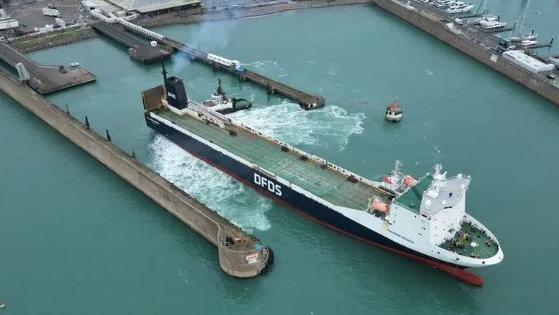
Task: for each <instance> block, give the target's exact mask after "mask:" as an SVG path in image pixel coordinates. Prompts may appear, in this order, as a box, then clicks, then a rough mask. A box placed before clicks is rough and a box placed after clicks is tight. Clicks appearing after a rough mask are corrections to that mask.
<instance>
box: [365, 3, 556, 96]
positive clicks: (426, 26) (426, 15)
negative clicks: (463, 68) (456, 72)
mask: <svg viewBox="0 0 559 315" xmlns="http://www.w3.org/2000/svg"><path fill="white" fill-rule="evenodd" d="M372 2H373V3H375V4H376V5H377V6H379V7H381V8H383V9H385V10H386V11H388V12H390V13H392V14H394V15H396V16H398V17H400V18H402V19H403V20H404V21H406V22H409V23H410V24H413V25H415V26H416V27H418V28H419V29H421V30H423V31H425V32H427V33H429V34H431V35H432V36H434V37H436V38H438V39H439V40H441V41H443V42H445V43H447V44H448V45H450V46H452V47H454V48H456V49H458V50H460V51H462V52H463V53H465V54H467V55H469V56H470V57H473V58H475V59H477V60H478V61H480V62H481V63H483V64H485V65H487V66H489V67H491V68H493V69H495V70H497V71H498V72H500V73H501V74H503V75H505V76H507V77H509V78H511V79H513V80H514V81H516V82H518V83H520V84H522V85H524V86H525V87H527V88H528V89H530V90H532V91H534V92H536V93H537V94H539V95H541V96H543V97H544V98H547V99H548V100H550V101H552V102H553V103H555V104H556V105H559V87H556V86H554V85H553V84H551V82H550V81H549V80H548V79H546V78H545V77H544V76H541V75H537V74H535V73H532V72H530V71H527V70H525V69H523V68H521V67H519V66H516V65H515V64H513V63H511V62H509V61H508V60H506V59H504V58H501V56H498V55H497V54H496V53H494V52H492V51H490V50H489V49H487V48H485V47H483V46H480V45H478V44H476V43H475V42H472V41H471V40H469V39H467V38H465V37H463V36H461V35H460V34H457V33H454V32H452V31H450V30H449V29H448V28H447V27H446V25H445V23H443V22H442V21H441V18H440V17H438V16H437V15H435V14H433V13H431V12H428V11H426V10H419V11H418V10H410V9H409V8H407V7H406V6H404V5H402V4H401V3H399V2H396V1H394V0H372Z"/></svg>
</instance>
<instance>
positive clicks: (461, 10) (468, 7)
mask: <svg viewBox="0 0 559 315" xmlns="http://www.w3.org/2000/svg"><path fill="white" fill-rule="evenodd" d="M473 8H474V5H473V4H469V5H464V6H460V7H456V8H448V9H446V13H450V14H457V13H466V12H470V11H471V10H472V9H473Z"/></svg>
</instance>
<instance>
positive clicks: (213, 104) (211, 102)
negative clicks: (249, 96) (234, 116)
mask: <svg viewBox="0 0 559 315" xmlns="http://www.w3.org/2000/svg"><path fill="white" fill-rule="evenodd" d="M217 82H218V83H217V89H216V91H215V92H214V93H213V94H212V95H211V96H210V98H209V99H208V100H207V101H205V102H204V106H205V107H206V108H207V109H209V110H211V111H214V112H218V113H220V114H230V113H234V112H236V111H239V110H243V109H248V108H250V107H251V106H252V104H251V103H250V102H249V101H247V100H245V99H242V98H230V97H228V96H227V95H226V94H225V92H224V91H223V88H222V87H221V78H219V79H218V81H217Z"/></svg>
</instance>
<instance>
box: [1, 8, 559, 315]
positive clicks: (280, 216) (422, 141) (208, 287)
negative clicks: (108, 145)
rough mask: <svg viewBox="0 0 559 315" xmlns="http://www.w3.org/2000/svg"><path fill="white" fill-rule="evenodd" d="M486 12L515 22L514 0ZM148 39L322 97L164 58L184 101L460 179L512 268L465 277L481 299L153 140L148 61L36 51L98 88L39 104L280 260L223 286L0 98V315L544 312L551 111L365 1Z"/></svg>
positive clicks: (170, 227)
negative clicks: (243, 106)
mask: <svg viewBox="0 0 559 315" xmlns="http://www.w3.org/2000/svg"><path fill="white" fill-rule="evenodd" d="M540 2H542V1H537V2H535V3H534V4H533V6H534V7H535V8H534V10H535V11H544V10H545V12H544V14H542V15H538V19H543V20H544V21H546V22H538V23H541V25H540V24H538V32H539V33H540V35H541V36H543V34H544V33H545V34H550V36H551V34H559V29H557V27H558V25H557V23H556V21H555V20H554V19H555V17H556V16H558V15H559V4H558V3H557V2H553V1H550V2H546V3H543V2H542V3H540ZM522 3H523V2H522V1H518V7H521V5H522ZM550 3H551V4H550ZM490 5H492V6H498V7H496V8H497V9H501V10H502V11H503V14H511V15H513V14H515V13H514V12H516V11H515V10H516V9H514V8H515V7H514V5H511V4H510V1H504V0H503V1H490ZM553 5H554V6H553ZM538 6H540V7H539V8H538ZM511 8H512V9H511ZM491 9H492V11H497V9H493V7H491ZM505 11H506V12H509V13H504V12H505ZM495 13H499V12H495ZM554 27H555V30H553V28H554ZM159 31H160V32H162V33H165V34H168V35H170V36H171V37H172V38H175V39H177V40H180V41H184V42H186V43H190V44H196V45H198V46H199V47H200V48H202V49H204V50H207V51H210V52H215V53H218V54H220V55H223V56H225V57H234V58H236V59H239V60H241V61H242V62H244V63H245V64H246V66H247V67H250V68H252V69H255V70H257V71H259V72H262V73H265V74H268V75H270V76H272V77H275V78H278V79H280V80H281V81H284V82H288V83H290V84H293V85H294V86H296V87H298V88H301V89H302V90H304V91H308V92H311V93H313V94H320V95H323V96H324V97H325V98H326V100H327V106H326V107H325V108H324V109H322V110H318V111H310V112H304V111H301V110H300V109H299V108H298V106H297V105H295V104H292V103H290V102H289V101H287V100H284V99H281V98H278V97H269V96H267V95H266V93H265V91H263V90H262V89H259V88H257V87H253V86H251V85H248V84H243V85H241V84H240V83H239V82H238V81H237V80H236V79H235V78H233V77H229V76H226V75H223V74H220V73H214V72H212V71H211V70H210V69H209V68H207V67H206V66H204V65H200V64H190V63H188V62H187V61H186V60H185V59H182V58H180V57H178V58H175V59H173V60H172V61H170V62H169V63H168V70H169V71H170V72H172V74H175V75H177V76H180V77H182V78H184V79H185V82H186V83H187V88H188V91H189V95H190V97H191V98H193V99H195V100H200V101H201V100H204V99H205V98H207V97H208V96H209V94H210V93H211V92H212V90H213V89H214V88H215V84H216V81H217V77H218V76H220V75H221V76H222V78H223V80H224V88H225V89H226V91H228V92H229V93H230V94H232V95H234V96H239V97H244V98H248V99H250V100H252V101H253V103H254V108H252V109H251V110H250V111H247V112H242V113H236V114H234V119H237V120H239V121H242V122H244V123H246V124H249V125H252V126H254V127H256V128H258V129H260V130H262V131H264V132H266V133H269V134H272V135H274V136H276V137H278V138H281V139H282V140H285V141H287V142H289V143H291V144H294V145H296V146H298V147H300V148H302V149H304V150H307V151H309V152H311V153H314V154H317V155H320V156H323V157H325V158H327V159H329V160H331V161H332V162H334V163H337V164H340V165H342V166H344V167H346V168H348V169H350V170H352V171H355V172H356V173H358V174H363V175H365V176H368V177H369V178H372V179H379V178H381V176H382V175H383V174H384V173H386V172H387V171H389V170H390V169H391V167H392V164H393V161H394V160H396V159H399V160H401V161H402V162H403V163H404V164H405V167H406V169H407V170H408V171H409V172H411V173H413V174H416V175H421V174H423V173H425V172H427V171H429V170H430V169H431V167H432V166H433V164H434V163H437V162H442V163H443V164H444V165H445V166H446V167H447V168H448V169H449V172H450V173H457V172H464V173H469V174H471V175H472V177H473V182H472V185H471V188H470V190H469V198H468V209H469V210H468V211H469V212H470V213H471V214H472V215H473V216H474V217H476V218H478V219H479V220H480V221H482V222H483V223H484V224H485V225H486V226H488V227H489V228H490V229H491V230H492V231H493V232H494V233H495V234H496V235H497V237H498V238H499V240H500V242H501V244H502V246H503V250H504V253H505V260H504V262H503V263H502V264H501V265H499V266H496V267H492V268H488V269H484V270H479V271H476V273H478V274H479V275H481V276H482V277H483V278H484V279H485V281H486V285H485V286H484V287H483V288H474V287H470V286H468V285H465V284H463V283H460V282H458V281H457V280H455V279H453V278H451V277H449V276H447V275H445V274H443V273H441V272H438V271H434V270H432V269H429V268H428V267H426V266H423V265H419V264H417V263H416V262H414V261H410V260H408V259H405V258H402V257H399V256H395V255H393V254H390V253H387V252H385V251H383V250H380V249H377V248H374V247H370V246H368V245H365V244H362V243H360V242H358V241H355V240H352V239H349V238H347V237H345V236H342V235H340V234H337V233H335V232H333V231H330V230H327V229H326V228H323V227H321V226H319V225H317V224H316V223H314V222H311V221H308V220H306V219H304V218H303V217H301V216H299V215H298V214H296V213H294V212H293V211H291V210H289V209H286V208H283V207H281V206H279V205H276V204H274V203H273V202H271V201H270V200H268V199H266V198H264V197H262V196H259V195H258V194H256V193H255V192H254V191H252V190H251V189H249V188H247V187H244V186H243V185H242V184H240V183H238V182H236V181H234V180H232V179H230V178H229V177H227V176H225V175H223V174H221V173H219V172H217V171H215V170H214V169H212V168H211V167H210V166H207V165H206V164H204V163H202V162H200V161H198V160H196V159H195V158H193V157H191V156H188V155H187V154H186V153H185V152H184V151H182V150H180V149H178V148H177V147H175V146H174V145H173V144H171V143H170V142H169V141H167V140H166V139H165V138H162V137H161V136H158V135H155V134H154V133H153V132H152V131H151V130H150V129H148V128H147V127H146V126H145V125H144V121H143V117H142V108H141V99H140V94H139V92H140V91H141V90H143V89H146V88H149V87H152V86H154V85H157V84H160V82H161V76H160V74H159V72H160V69H159V66H158V65H151V66H145V65H140V64H136V63H134V62H132V61H131V60H129V58H128V56H127V54H126V51H125V50H124V49H122V48H121V47H119V46H117V45H114V44H112V43H111V42H109V41H107V40H104V39H94V40H88V41H84V42H80V43H76V44H72V45H71V46H66V47H59V48H54V49H49V50H44V51H39V52H36V53H33V54H32V57H33V58H35V59H36V60H38V61H41V62H44V63H49V64H58V63H61V64H62V63H66V64H68V63H70V62H72V61H75V60H77V61H78V62H80V63H81V64H82V65H83V66H84V67H86V68H89V69H91V70H92V71H93V72H94V73H95V74H96V76H97V83H95V84H91V85H88V86H84V87H80V88H76V89H73V90H68V91H65V92H61V93H58V94H55V95H52V96H50V99H51V100H52V101H54V102H55V103H57V104H58V105H60V106H61V107H63V108H65V106H66V105H68V108H69V110H70V112H71V113H72V114H73V115H74V116H76V117H78V118H81V119H83V118H84V117H85V115H87V116H88V119H89V121H90V122H91V124H92V127H93V128H94V129H96V130H97V131H99V133H101V134H104V133H105V129H110V133H111V136H112V139H113V141H114V142H115V143H117V144H119V145H120V146H121V147H122V148H124V149H125V150H128V151H134V152H135V154H136V155H137V156H138V158H139V159H141V160H142V161H144V162H145V163H147V164H148V165H150V166H151V167H153V168H154V169H155V170H157V171H158V172H159V173H161V174H162V175H163V176H165V177H166V178H168V179H169V180H171V181H173V182H175V183H176V184H177V185H178V186H179V187H181V188H183V189H185V190H186V191H188V192H189V193H191V194H193V195H195V196H196V197H198V198H199V199H200V200H202V201H203V202H205V203H206V204H208V205H209V206H210V207H211V208H213V209H216V210H217V211H219V212H220V213H222V214H223V215H224V216H226V217H227V218H229V219H231V220H232V221H234V222H236V223H237V224H239V225H241V226H242V227H243V228H245V229H247V230H249V231H251V232H252V233H254V234H255V235H257V236H258V237H259V238H261V239H262V240H263V241H264V242H265V243H267V244H268V245H270V246H271V247H272V248H273V249H274V251H275V252H276V263H275V265H274V267H273V269H272V270H271V272H269V273H267V274H266V275H264V276H261V277H258V278H255V279H251V280H238V279H233V278H230V277H228V276H226V275H225V274H223V273H222V272H221V271H220V269H219V265H218V263H217V251H216V250H215V248H214V247H213V246H211V245H210V244H209V243H208V242H206V241H205V240H204V239H202V238H201V237H199V236H198V235H196V234H195V233H194V232H192V231H190V230H189V229H188V228H186V227H185V226H184V225H183V224H182V223H180V222H179V221H178V220H176V219H174V218H173V217H172V216H171V215H169V214H167V213H166V212H165V211H164V210H162V209H160V208H159V207H158V206H157V205H155V204H154V203H153V202H151V201H150V200H149V199H148V198H147V197H145V196H143V195H142V194H141V193H139V192H138V191H136V190H135V189H133V188H131V187H129V186H128V185H127V184H126V183H125V182H124V181H123V180H121V179H119V178H118V177H117V176H115V175H114V174H112V173H111V172H110V171H109V170H107V169H106V168H105V167H103V166H102V165H100V164H99V163H98V162H96V161H95V160H93V159H92V158H91V157H89V156H88V155H87V154H85V153H84V152H82V151H81V150H80V149H78V148H77V147H75V146H74V145H72V144H71V143H69V142H68V141H67V140H65V139H63V138H62V137H61V136H59V135H58V134H56V132H54V131H52V130H51V129H50V128H49V127H48V126H46V125H45V124H44V123H42V122H41V121H40V120H39V119H37V118H35V117H34V116H33V115H32V114H31V113H28V112H27V111H25V110H24V109H23V108H21V107H20V106H18V105H17V104H15V103H14V102H13V101H11V100H10V99H9V98H7V97H6V96H5V95H2V96H1V97H0V100H1V105H2V106H0V122H1V125H0V126H1V127H0V139H2V143H3V148H2V151H1V152H2V154H1V155H0V165H2V166H1V167H0V169H1V170H2V172H1V173H2V176H0V249H1V252H0V258H1V259H0V302H4V303H6V304H7V308H6V309H5V310H3V311H0V312H4V313H6V314H76V313H79V314H100V313H104V314H125V313H134V314H184V313H190V314H223V313H228V314H259V313H267V314H286V313H297V314H348V313H352V314H366V313H367V314H369V313H408V312H411V311H414V312H416V313H421V314H437V313H438V314H452V313H461V314H464V313H466V314H470V313H476V314H479V313H482V314H494V313H510V314H514V313H526V312H534V313H538V314H545V313H550V314H551V313H554V310H555V308H556V306H555V303H554V302H555V301H554V298H555V295H556V293H555V292H556V290H557V288H558V287H559V275H558V274H557V272H556V270H555V265H556V261H557V260H559V250H558V249H559V248H558V247H557V245H556V244H555V239H556V236H555V229H556V228H555V221H556V220H558V219H559V214H558V212H557V211H556V208H557V207H556V205H557V204H559V188H557V186H556V181H557V179H556V178H557V175H558V174H559V172H558V171H557V169H558V168H557V165H556V160H557V156H558V155H559V141H557V140H556V139H555V137H554V135H556V134H558V133H559V124H558V123H557V121H558V120H559V108H558V107H557V106H554V105H553V104H551V103H549V102H547V101H546V100H544V99H542V98H540V97H538V96H537V95H535V94H534V93H532V92H530V91H528V90H527V89H525V88H523V87H521V86H520V85H517V84H515V83H513V82H511V81H510V80H508V79H507V78H505V77H503V76H501V75H499V74H497V73H495V72H494V71H492V70H491V69H489V68H487V67H485V66H483V65H481V64H478V63H477V62H475V61H474V60H472V59H470V58H468V57H466V56H464V55H462V54H461V53H460V52H458V51H456V50H453V49H452V48H450V47H448V46H446V45H444V44H442V43H440V42H438V41H437V40H435V39H433V38H431V37H429V36H428V35H426V34H424V33H422V32H420V31H418V30H416V29H414V28H412V27H411V26H409V25H408V24H406V23H404V22H402V21H400V20H398V19H397V18H395V17H393V16H391V15H389V14H386V13H385V12H383V11H381V10H380V9H378V8H374V7H370V6H352V7H339V8H326V9H313V10H306V11H297V12H287V13H281V14H276V15H272V16H267V17H259V18H252V19H244V20H232V21H223V22H216V23H207V24H202V25H187V26H170V27H164V28H161V29H159ZM210 35H212V36H215V38H214V40H209V37H208V36H210ZM394 100H398V101H399V102H400V103H401V104H402V106H403V108H404V113H405V117H404V120H403V121H402V122H401V123H400V124H390V123H387V122H385V121H384V119H383V113H384V109H385V107H386V106H387V105H388V104H389V103H390V102H392V101H394Z"/></svg>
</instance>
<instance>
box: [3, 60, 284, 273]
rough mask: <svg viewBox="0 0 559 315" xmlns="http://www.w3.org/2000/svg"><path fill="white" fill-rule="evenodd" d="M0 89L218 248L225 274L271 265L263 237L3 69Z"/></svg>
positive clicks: (268, 250)
mask: <svg viewBox="0 0 559 315" xmlns="http://www.w3.org/2000/svg"><path fill="white" fill-rule="evenodd" d="M0 89H2V91H4V92H5V93H6V94H7V95H9V96H10V97H11V98H13V99H14V100H15V101H17V102H18V103H20V104H21V105H23V106H24V107H25V108H27V109H28V110H29V111H31V112H32V113H34V114H35V115H36V116H37V117H39V118H41V119H42V120H43V121H44V122H46V123H47V124H48V125H50V126H51V127H52V128H53V129H55V130H57V131H58V132H60V133H61V134H62V135H64V136H65V137H66V138H68V139H69V140H70V141H72V142H73V143H74V144H76V145H77V146H79V147H80V148H82V149H83V150H85V151H86V152H88V153H89V154H91V155H92V156H93V157H94V158H95V159H97V160H98V161H99V162H101V163H102V164H104V165H105V166H107V167H108V168H109V169H111V170H112V171H113V172H115V173H116V174H117V175H119V176H120V177H121V178H123V179H124V180H126V181H127V182H128V183H130V184H131V185H132V186H134V187H136V188H137V189H138V190H140V191H141V192H143V193H144V194H145V195H146V196H148V197H149V198H151V199H152V200H153V201H155V202H156V203H157V204H159V205H160V206H162V207H163V208H165V209H167V210H168V211H169V212H170V213H171V214H173V215H174V216H175V217H177V218H178V219H180V220H181V221H182V222H184V223H185V224H186V225H188V226H189V227H190V228H192V229H193V230H195V231H196V232H198V233H199V234H200V235H202V236H203V237H204V238H206V239H207V240H208V241H209V242H211V243H212V244H214V245H216V246H217V248H218V253H219V263H220V266H221V268H222V270H223V271H224V272H225V273H227V274H229V275H231V276H235V277H240V278H248V277H254V276H257V275H259V274H261V273H262V272H264V271H265V270H266V269H267V267H268V266H269V265H270V264H271V263H272V261H273V253H272V251H271V250H270V249H269V248H268V247H266V246H264V245H262V244H261V243H260V241H259V240H258V239H256V238H255V237H253V236H251V235H249V234H247V233H245V232H244V231H242V230H241V229H240V228H239V227H237V226H235V225H233V224H232V223H230V222H229V221H227V220H225V219H224V218H222V217H221V216H219V215H218V214H217V213H216V212H215V211H213V210H211V209H209V208H207V207H206V206H205V205H203V204H201V203H200V202H198V201H197V200H196V199H194V198H193V197H191V196H189V195H187V194H186V193H185V192H183V191H182V190H180V189H178V188H177V187H175V186H174V185H173V184H171V183H169V182H168V181H167V180H165V179H164V178H162V177H161V176H159V175H157V174H156V173H154V172H153V171H152V170H150V169H149V168H148V167H146V166H145V165H144V164H142V163H141V162H139V161H137V160H136V159H135V158H133V157H131V156H130V155H128V154H127V153H126V152H124V151H122V150H121V149H120V148H118V147H117V146H116V145H114V144H113V143H111V142H110V141H108V140H107V139H105V138H103V137H101V136H99V135H98V134H97V133H95V132H94V131H93V130H91V129H90V128H89V127H88V125H87V124H86V125H85V126H84V125H83V124H82V123H81V122H80V121H78V120H76V119H75V118H73V117H72V116H70V115H69V114H67V113H65V112H64V111H62V110H61V109H59V108H58V107H56V106H55V105H54V104H52V103H50V102H49V101H48V100H47V99H45V98H44V97H42V96H41V95H39V94H38V93H36V92H34V91H33V90H32V89H30V88H29V87H27V86H24V85H21V84H20V83H19V82H18V81H17V80H15V79H14V78H12V77H11V76H10V75H9V74H8V73H6V72H4V71H3V70H1V71H0Z"/></svg>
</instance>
